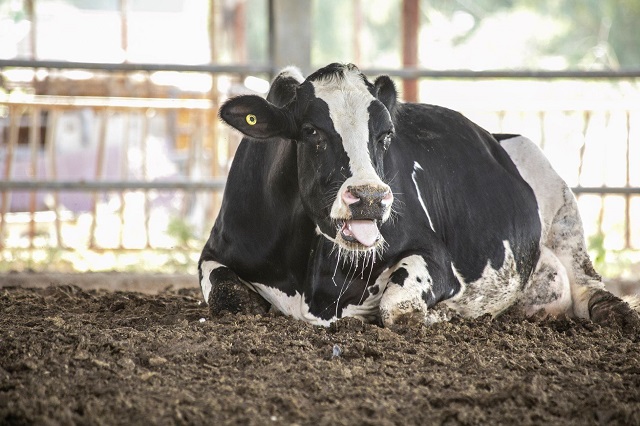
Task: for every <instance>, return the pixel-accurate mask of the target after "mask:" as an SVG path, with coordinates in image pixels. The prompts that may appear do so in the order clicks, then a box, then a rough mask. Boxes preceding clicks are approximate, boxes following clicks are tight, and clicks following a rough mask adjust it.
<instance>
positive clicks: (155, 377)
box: [0, 285, 640, 425]
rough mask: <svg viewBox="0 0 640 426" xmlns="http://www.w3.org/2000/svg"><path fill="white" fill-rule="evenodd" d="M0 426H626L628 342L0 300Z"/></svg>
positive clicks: (15, 293)
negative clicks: (212, 316) (320, 324)
mask: <svg viewBox="0 0 640 426" xmlns="http://www.w3.org/2000/svg"><path fill="white" fill-rule="evenodd" d="M0 424H2V425H14V424H15V425H17V424H43V425H56V424H62V425H67V424H88V425H100V424H108V425H111V424H126V425H137V424H153V425H156V424H158V425H164V424H168V425H173V424H189V425H191V424H194V425H200V424H208V425H219V424H249V425H254V424H255V425H268V424H274V425H275V424H299V425H341V424H349V425H406V424H420V425H431V424H491V425H495V424H506V425H514V424H515V425H529V424H537V425H541V424H544V425H548V424H558V425H590V424H593V425H595V424H598V425H599V424H619V425H640V336H637V335H625V334H624V333H623V332H622V331H621V330H617V329H609V328H603V327H600V326H598V325H595V324H593V323H591V322H589V321H581V320H569V319H556V320H538V321H533V320H527V319H524V318H521V317H519V315H517V314H515V313H507V314H506V315H504V316H502V317H500V318H497V319H494V320H490V319H489V318H479V319H476V320H454V321H453V322H451V323H442V324H438V325H435V326H432V327H424V326H421V325H420V326H416V325H406V324H405V325H399V326H395V327H394V328H393V329H383V328H379V327H377V326H375V325H365V324H362V323H361V322H359V321H358V320H354V319H346V320H341V321H339V322H337V323H336V324H334V325H333V326H332V327H330V328H320V327H315V326H310V325H307V324H305V323H302V322H299V321H295V320H292V319H289V318H286V317H282V316H276V315H272V314H268V315H266V316H247V315H231V314H225V315H224V316H222V317H221V318H217V319H215V320H211V319H210V318H209V317H208V312H207V309H206V307H205V306H203V305H202V304H201V303H200V295H199V293H198V292H197V290H195V289H181V290H179V291H176V292H165V293H162V294H159V295H145V294H142V293H133V292H112V291H106V290H81V289H80V288H79V287H76V286H71V285H61V286H60V285H59V286H54V287H49V288H40V289H24V288H11V287H9V288H0Z"/></svg>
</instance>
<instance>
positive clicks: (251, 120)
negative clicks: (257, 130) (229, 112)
mask: <svg viewBox="0 0 640 426" xmlns="http://www.w3.org/2000/svg"><path fill="white" fill-rule="evenodd" d="M245 120H247V124H248V125H249V126H255V124H256V123H257V122H258V119H257V118H256V116H255V115H253V114H247V116H246V117H245Z"/></svg>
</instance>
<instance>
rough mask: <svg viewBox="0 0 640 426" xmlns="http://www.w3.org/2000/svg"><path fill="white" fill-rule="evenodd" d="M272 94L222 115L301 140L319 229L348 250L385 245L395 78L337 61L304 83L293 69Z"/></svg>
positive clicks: (259, 135) (254, 134) (261, 133)
mask: <svg viewBox="0 0 640 426" xmlns="http://www.w3.org/2000/svg"><path fill="white" fill-rule="evenodd" d="M267 99H268V100H265V99H263V98H261V97H259V96H251V95H249V96H239V97H236V98H233V99H230V100H229V101H227V102H226V103H225V104H224V105H223V106H222V107H221V109H220V117H221V118H222V119H223V120H224V121H225V122H226V123H228V124H229V125H231V126H232V127H234V128H236V129H238V130H239V131H241V132H242V133H243V134H244V135H246V136H248V137H250V138H254V139H261V140H265V143H268V141H266V139H269V138H274V137H279V138H286V139H290V140H293V141H295V143H296V144H297V160H298V182H299V190H300V196H301V198H302V202H303V204H304V207H305V209H306V212H307V214H308V215H309V216H310V217H311V218H312V219H313V221H314V222H315V224H316V229H317V231H318V232H319V233H321V234H322V235H324V236H325V237H326V238H328V239H329V240H331V241H333V242H334V243H335V244H337V245H338V247H340V248H341V249H344V250H346V251H347V252H351V253H353V252H367V253H368V252H370V251H372V250H377V249H380V248H381V247H382V246H383V244H384V240H383V238H382V236H381V234H380V225H381V224H382V223H383V222H385V221H386V220H388V219H389V216H390V214H391V205H392V203H393V194H392V193H391V188H390V187H389V185H387V184H386V183H385V182H384V181H383V177H384V176H383V171H384V167H383V161H384V157H385V152H386V151H387V149H388V147H389V144H390V143H391V140H392V139H393V131H394V128H393V123H392V121H391V114H392V112H393V108H394V106H395V102H396V90H395V86H394V84H393V82H392V81H391V79H389V77H387V76H382V77H379V78H378V79H376V80H375V82H374V83H373V84H372V83H370V82H369V81H368V80H367V79H366V77H365V76H364V75H363V74H362V73H360V71H359V70H358V69H357V68H356V67H355V66H353V65H340V64H331V65H329V66H327V67H324V68H322V69H320V70H318V71H316V72H315V73H313V74H312V75H310V76H309V77H308V78H307V79H306V80H303V78H302V76H301V75H300V72H299V71H297V70H296V69H295V68H287V69H285V70H284V71H283V72H282V73H280V74H279V76H278V77H276V79H275V80H274V83H273V85H272V88H271V91H270V93H269V96H268V97H267ZM270 101H271V102H270Z"/></svg>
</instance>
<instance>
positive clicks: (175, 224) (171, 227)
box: [167, 217, 196, 248]
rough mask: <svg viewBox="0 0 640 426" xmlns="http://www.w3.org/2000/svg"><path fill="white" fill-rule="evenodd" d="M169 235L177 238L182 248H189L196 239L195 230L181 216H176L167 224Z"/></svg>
mask: <svg viewBox="0 0 640 426" xmlns="http://www.w3.org/2000/svg"><path fill="white" fill-rule="evenodd" d="M167 235H169V236H170V237H173V238H175V239H176V241H177V242H178V244H179V245H180V247H181V248H187V247H189V245H190V244H191V243H192V241H193V240H195V239H196V235H195V231H194V230H193V228H192V227H191V225H189V224H188V223H187V222H186V221H185V220H184V219H182V218H181V217H174V218H172V219H171V220H169V224H168V225H167Z"/></svg>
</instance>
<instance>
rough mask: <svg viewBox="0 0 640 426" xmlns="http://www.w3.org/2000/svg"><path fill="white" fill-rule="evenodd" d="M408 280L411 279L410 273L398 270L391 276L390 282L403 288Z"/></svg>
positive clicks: (403, 269)
mask: <svg viewBox="0 0 640 426" xmlns="http://www.w3.org/2000/svg"><path fill="white" fill-rule="evenodd" d="M403 265H404V263H403ZM407 278H409V272H407V270H406V269H405V268H398V269H396V271H395V272H394V273H393V274H391V276H390V277H389V281H391V282H392V283H394V284H398V285H399V286H400V287H402V286H403V285H404V280H406V279H407Z"/></svg>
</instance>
